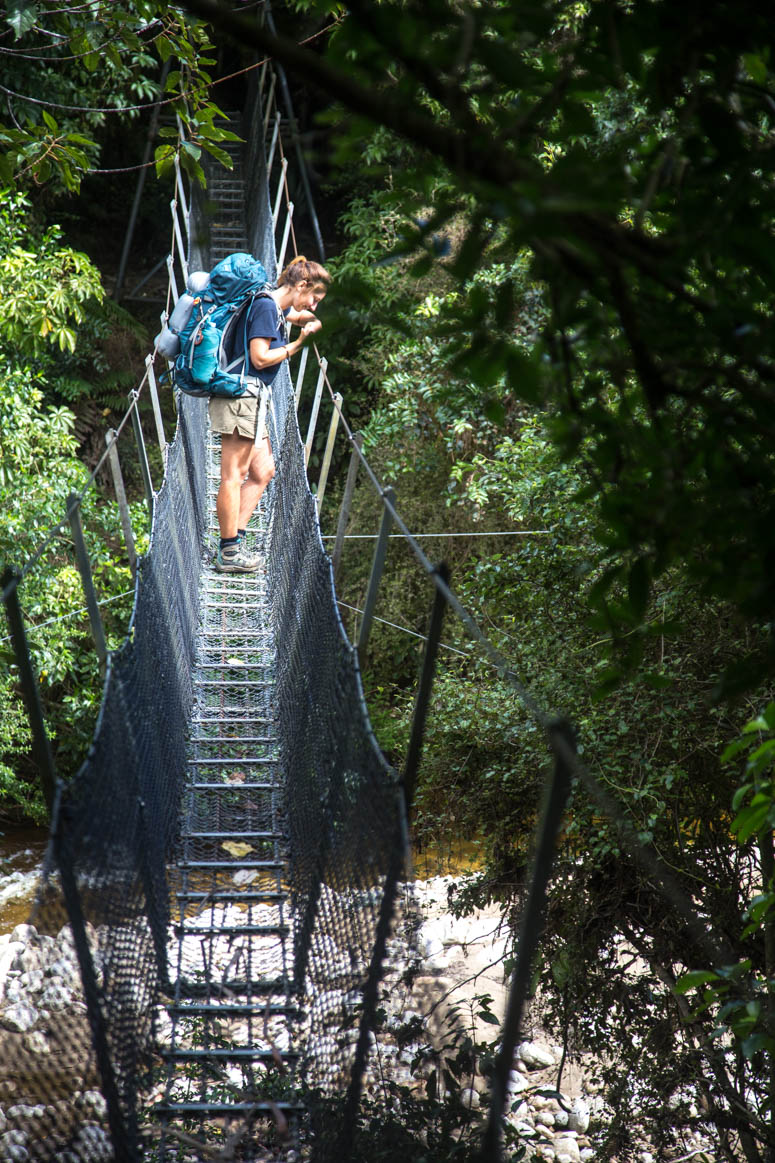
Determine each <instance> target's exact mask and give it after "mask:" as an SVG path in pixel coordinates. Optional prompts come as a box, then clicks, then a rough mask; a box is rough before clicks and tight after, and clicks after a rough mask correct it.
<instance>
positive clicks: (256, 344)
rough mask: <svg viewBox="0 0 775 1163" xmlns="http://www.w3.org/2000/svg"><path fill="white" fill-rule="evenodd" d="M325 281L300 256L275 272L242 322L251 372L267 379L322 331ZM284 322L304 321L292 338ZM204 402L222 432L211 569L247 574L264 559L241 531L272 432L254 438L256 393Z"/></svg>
mask: <svg viewBox="0 0 775 1163" xmlns="http://www.w3.org/2000/svg"><path fill="white" fill-rule="evenodd" d="M330 281H331V276H330V275H329V273H328V271H327V270H326V269H325V267H322V266H321V265H320V264H319V263H316V262H310V261H309V260H308V259H306V258H304V256H303V255H299V257H298V258H295V259H294V260H293V262H291V263H289V264H288V266H287V267H286V268H285V270H284V271H283V273H282V274H281V275H280V278H279V279H278V282H277V287H276V289H275V290H273V291H271V292H270V293H269V294H268V295H266V296H261V297H260V298H257V299H255V300H254V302H253V305H252V307H251V308H250V313H249V315H248V321H247V339H248V353H249V358H250V368H249V369H248V372H249V374H252V375H254V376H256V377H257V378H258V379H260V380H262V381H263V383H265V384H266V385H267V386H271V385H272V383H273V381H274V378H275V376H276V375H277V372H278V369H279V367H280V364H281V363H283V362H284V361H285V360H286V359H290V358H291V356H292V355H294V354H295V353H296V352H297V351H298V350H299V348H300V347H302V346H303V344H304V343H305V342H306V340H307V339H308V338H309V336H310V335H314V334H315V332H316V331H319V330H320V328H321V327H322V323H321V322H320V320H319V319H318V318H317V317H316V315H315V311H316V309H317V306H318V304H319V303H320V302H321V301H322V300H323V298H324V297H325V294H326V291H327V290H328V285H329V283H330ZM289 323H295V324H296V325H297V326H299V327H300V328H301V332H300V334H299V335H298V336H297V338H296V339H294V340H292V341H291V342H289V341H288V324H289ZM209 407H210V424H211V426H212V429H213V431H214V432H220V434H221V484H220V487H219V489H218V496H217V498H216V503H215V509H216V513H217V515H218V525H219V527H220V533H221V536H220V541H219V544H218V552H217V554H216V558H215V568H216V569H217V570H218V571H219V572H221V573H252V572H253V571H254V570H257V569H260V568H261V565H262V564H263V558H262V557H261V555H260V554H258V553H249V552H248V550H247V546H246V543H245V530H246V529H247V525H248V521H249V520H250V518H251V516H252V514H253V511H254V510H255V508H256V506H257V505H258V502H259V501H260V499H261V496H262V494H263V492H264V489H265V488H266V486H267V485H268V484H269V482H270V481H271V479H272V477H273V476H274V472H275V465H274V457H273V456H272V446H271V444H270V443H269V433H268V432H267V429H266V425H264V429H263V433H262V434H261V435H260V436H259V438H258V439H256V436H257V433H256V428H257V426H258V399H257V398H256V397H255V396H249V395H245V396H241V397H239V398H238V399H236V400H229V399H220V398H216V397H213V398H212V399H211V400H210V405H209Z"/></svg>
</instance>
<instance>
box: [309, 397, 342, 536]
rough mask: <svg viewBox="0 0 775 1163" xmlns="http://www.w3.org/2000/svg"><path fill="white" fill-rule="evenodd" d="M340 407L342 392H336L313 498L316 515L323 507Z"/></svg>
mask: <svg viewBox="0 0 775 1163" xmlns="http://www.w3.org/2000/svg"><path fill="white" fill-rule="evenodd" d="M341 409H342V393H341V392H337V393H336V395H335V396H334V414H333V416H332V417H331V423H330V425H329V427H328V439H327V440H326V451H325V453H324V454H323V467H322V468H321V470H320V479H319V481H318V491H317V493H316V494H315V499H316V500H317V503H318V516H319V515H320V510H321V509H322V508H323V497H324V496H325V495H326V485H327V483H328V471H329V469H330V468H331V460H332V458H333V455H334V442H335V440H336V430H337V428H338V427H339V416H340V414H341Z"/></svg>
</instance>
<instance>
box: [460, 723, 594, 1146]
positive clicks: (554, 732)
mask: <svg viewBox="0 0 775 1163" xmlns="http://www.w3.org/2000/svg"><path fill="white" fill-rule="evenodd" d="M549 746H550V747H551V749H552V752H553V754H554V771H553V773H552V779H551V783H550V784H549V787H548V790H547V792H546V796H545V799H544V805H543V809H542V812H541V819H540V823H539V825H538V832H537V843H536V853H535V857H534V859H533V870H532V875H531V878H530V888H529V890H528V895H527V901H526V902H525V909H524V912H523V914H522V920H521V923H520V927H519V935H518V938H517V963H516V966H515V968H514V974H513V976H512V979H511V988H510V990H509V1000H508V1004H507V1007H506V1016H505V1018H504V1021H503V1037H502V1040H501V1046H500V1050H499V1051H498V1056H497V1058H496V1060H495V1067H494V1069H493V1074H492V1100H491V1103H490V1116H489V1121H488V1124H487V1130H486V1132H485V1137H484V1142H483V1145H482V1153H481V1160H482V1163H497V1161H498V1160H499V1159H500V1158H501V1154H502V1152H501V1117H502V1115H503V1110H504V1107H505V1105H506V1093H507V1090H508V1081H509V1074H510V1073H511V1068H512V1064H513V1060H514V1049H515V1047H516V1045H517V1041H518V1039H519V1033H520V1027H521V1025H522V1013H523V1011H524V1008H525V1002H526V1000H527V997H528V992H529V989H530V978H531V972H532V966H533V961H534V960H535V953H536V950H537V948H538V944H539V941H540V939H541V934H542V932H543V926H544V911H545V905H546V892H547V889H548V887H549V879H550V876H551V871H552V863H553V861H554V851H555V845H556V842H557V833H558V831H559V828H560V824H561V823H562V818H563V815H564V813H565V805H566V804H567V802H568V795H569V793H570V782H571V773H572V765H573V759H574V756H575V754H576V733H575V731H574V729H573V727H572V726H571V724H570V723H569V722H568V721H567V719H556V720H555V721H554V722H553V723H550V725H549Z"/></svg>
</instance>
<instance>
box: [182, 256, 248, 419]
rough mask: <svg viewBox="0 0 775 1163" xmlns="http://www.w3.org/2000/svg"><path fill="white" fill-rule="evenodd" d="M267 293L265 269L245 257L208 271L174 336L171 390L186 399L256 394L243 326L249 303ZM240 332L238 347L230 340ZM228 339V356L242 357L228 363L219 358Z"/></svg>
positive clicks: (245, 323)
mask: <svg viewBox="0 0 775 1163" xmlns="http://www.w3.org/2000/svg"><path fill="white" fill-rule="evenodd" d="M268 294H269V292H268V281H267V277H266V270H265V269H264V266H263V264H262V263H260V262H259V260H258V259H257V258H253V256H252V255H250V254H245V253H243V252H241V251H239V252H237V253H236V254H230V255H228V256H227V257H226V258H225V259H223V260H222V261H221V262H219V263H218V265H217V266H215V267H213V269H212V271H211V272H210V278H209V280H208V282H207V286H206V287H205V289H204V290H203V291H202V292H201V294H200V295H198V296H197V297H195V298H194V302H193V307H192V310H191V314H190V316H189V318H188V321H187V322H186V323H185V325H184V326H183V327H182V328H181V330H180V332H179V336H180V353H179V354H178V355H177V357H176V359H175V362H174V364H173V369H172V378H173V382H174V384H175V387H177V388H180V390H181V391H182V392H185V393H186V395H188V396H224V397H226V398H228V399H237V398H238V397H239V396H244V395H245V394H246V393H248V394H250V395H257V394H258V393H257V390H256V388H257V386H259V385H258V381H257V380H256V378H255V376H251V375H249V374H248V369H249V368H250V360H249V359H248V337H247V330H248V328H247V323H248V314H249V312H250V308H251V306H252V304H253V301H254V299H256V298H258V297H259V296H262V295H266V296H268ZM240 328H242V343H241V345H240V344H238V343H235V342H233V339H232V337H233V336H236V335H239V329H240ZM235 329H236V330H235ZM227 340H228V341H229V342H228V346H229V347H230V348H231V349H232V350H233V351H239V350H240V346H241V347H242V352H243V354H242V355H240V356H239V357H238V358H237V359H233V360H232V362H231V363H230V364H229V363H227V360H226V356H225V353H224V346H225V343H226V341H227ZM237 369H239V370H237Z"/></svg>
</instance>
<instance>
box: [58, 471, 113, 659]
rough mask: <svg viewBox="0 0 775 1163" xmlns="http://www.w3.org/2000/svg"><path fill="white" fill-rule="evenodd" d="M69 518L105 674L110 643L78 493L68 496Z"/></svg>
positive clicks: (95, 641) (96, 645)
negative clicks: (102, 616)
mask: <svg viewBox="0 0 775 1163" xmlns="http://www.w3.org/2000/svg"><path fill="white" fill-rule="evenodd" d="M67 520H68V521H69V522H70V529H71V530H72V534H73V543H74V545H75V560H76V562H77V564H78V572H79V573H80V575H81V585H82V586H83V592H84V596H85V597H86V609H87V610H88V611H89V624H90V626H91V632H92V637H93V639H94V645H95V647H96V649H97V658H98V659H99V664H100V671H101V672H102V674H103V675H104V674H105V667H106V665H107V662H108V645H107V642H106V641H105V631H104V629H103V626H102V618H101V617H100V607H99V604H98V602H97V592H96V590H95V589H94V578H93V577H92V572H91V563H90V561H89V554H88V552H87V550H86V541H85V540H84V536H83V525H82V524H81V498H80V497H79V496H78V494H77V493H70V495H69V496H68V498H67Z"/></svg>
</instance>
